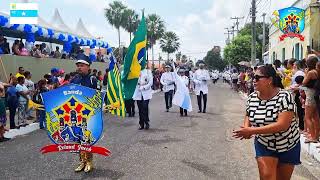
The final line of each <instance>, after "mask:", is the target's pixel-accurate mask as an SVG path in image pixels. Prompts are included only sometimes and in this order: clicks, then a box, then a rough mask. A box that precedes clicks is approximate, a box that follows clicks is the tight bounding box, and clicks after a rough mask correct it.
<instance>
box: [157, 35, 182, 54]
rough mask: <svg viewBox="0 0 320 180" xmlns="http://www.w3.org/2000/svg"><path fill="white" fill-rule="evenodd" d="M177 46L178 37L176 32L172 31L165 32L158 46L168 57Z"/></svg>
mask: <svg viewBox="0 0 320 180" xmlns="http://www.w3.org/2000/svg"><path fill="white" fill-rule="evenodd" d="M179 47H180V42H179V37H178V36H177V35H176V33H174V32H172V31H169V32H165V33H164V35H163V37H162V39H161V40H160V48H161V49H162V51H163V52H166V53H168V59H169V55H170V54H171V53H174V52H176V51H177V50H178V49H179Z"/></svg>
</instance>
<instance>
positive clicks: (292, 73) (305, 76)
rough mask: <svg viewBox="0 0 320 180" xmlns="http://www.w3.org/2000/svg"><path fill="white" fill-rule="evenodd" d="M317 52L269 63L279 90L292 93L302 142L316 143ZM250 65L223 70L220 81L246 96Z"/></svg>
mask: <svg viewBox="0 0 320 180" xmlns="http://www.w3.org/2000/svg"><path fill="white" fill-rule="evenodd" d="M319 60H320V52H317V51H314V50H312V52H310V53H309V54H308V56H307V57H306V58H304V59H300V60H297V59H294V58H291V59H288V60H285V61H283V62H281V61H280V60H275V61H274V63H273V64H272V65H271V64H269V65H265V66H272V67H273V68H274V69H275V70H276V72H277V74H278V76H279V77H280V78H281V86H282V89H285V90H287V91H289V92H291V93H292V94H293V95H294V99H295V103H296V105H297V112H296V115H297V117H298V119H299V128H300V130H301V132H302V133H303V134H304V135H305V136H306V141H305V143H318V142H319V136H320V124H319V123H320V122H319V120H320V118H319V114H320V113H319V112H320V61H319ZM256 69H257V67H254V68H249V67H247V68H243V69H241V70H239V71H238V70H237V69H233V70H231V71H225V72H224V73H223V74H222V76H223V79H224V82H227V83H229V84H230V85H231V88H233V89H234V90H235V91H240V92H242V93H245V94H247V95H250V94H251V93H252V92H254V83H255V71H256Z"/></svg>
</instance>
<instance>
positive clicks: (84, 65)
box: [70, 54, 97, 173]
mask: <svg viewBox="0 0 320 180" xmlns="http://www.w3.org/2000/svg"><path fill="white" fill-rule="evenodd" d="M77 59H78V60H77V62H76V65H77V72H78V73H79V74H78V75H77V76H76V77H75V78H74V79H72V80H71V82H70V83H73V84H79V85H82V86H86V87H89V88H92V89H97V79H96V77H95V76H93V75H90V73H89V72H90V71H89V70H90V65H91V61H90V60H89V57H88V56H86V55H84V54H81V55H79V56H78V57H77ZM79 143H80V140H79ZM79 156H80V164H79V166H77V168H76V169H75V171H76V172H80V171H82V170H84V172H86V173H88V172H90V171H92V169H93V163H92V161H93V154H92V153H89V152H81V151H80V154H79Z"/></svg>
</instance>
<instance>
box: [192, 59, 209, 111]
mask: <svg viewBox="0 0 320 180" xmlns="http://www.w3.org/2000/svg"><path fill="white" fill-rule="evenodd" d="M204 66H205V64H204V63H202V62H201V63H199V69H198V70H197V71H196V72H195V73H194V76H193V82H194V83H195V93H196V95H197V100H198V107H199V111H198V113H201V112H203V113H206V108H207V94H208V81H209V80H210V75H209V72H208V71H207V70H206V69H204ZM202 99H203V109H202V103H201V101H202Z"/></svg>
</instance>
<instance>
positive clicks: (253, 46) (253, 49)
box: [251, 0, 257, 65]
mask: <svg viewBox="0 0 320 180" xmlns="http://www.w3.org/2000/svg"><path fill="white" fill-rule="evenodd" d="M251 18H252V33H251V35H252V43H251V64H252V65H256V57H257V52H256V38H257V35H256V34H257V32H256V0H252V8H251Z"/></svg>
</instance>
